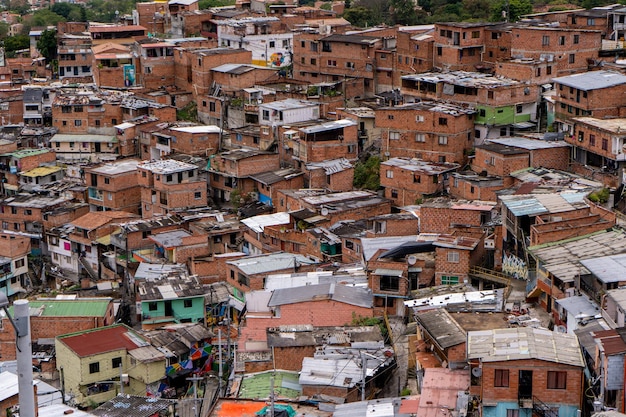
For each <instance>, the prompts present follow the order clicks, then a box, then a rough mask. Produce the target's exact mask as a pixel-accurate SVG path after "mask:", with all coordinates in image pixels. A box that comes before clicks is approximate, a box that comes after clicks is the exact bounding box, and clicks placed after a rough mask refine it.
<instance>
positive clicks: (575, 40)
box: [574, 35, 580, 44]
mask: <svg viewBox="0 0 626 417" xmlns="http://www.w3.org/2000/svg"><path fill="white" fill-rule="evenodd" d="M578 42H580V35H574V44H577V43H578Z"/></svg>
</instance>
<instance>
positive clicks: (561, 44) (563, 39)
mask: <svg viewBox="0 0 626 417" xmlns="http://www.w3.org/2000/svg"><path fill="white" fill-rule="evenodd" d="M563 45H565V36H559V46H563Z"/></svg>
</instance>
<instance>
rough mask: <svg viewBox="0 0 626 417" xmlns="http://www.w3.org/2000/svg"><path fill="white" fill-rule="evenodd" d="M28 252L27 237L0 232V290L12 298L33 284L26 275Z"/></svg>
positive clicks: (28, 239)
mask: <svg viewBox="0 0 626 417" xmlns="http://www.w3.org/2000/svg"><path fill="white" fill-rule="evenodd" d="M30 254H31V245H30V238H29V237H27V236H20V235H15V234H9V233H0V260H1V261H0V262H1V267H0V270H1V274H2V275H1V276H0V291H2V292H3V293H5V294H6V295H7V297H11V298H12V297H14V296H16V295H18V294H19V293H22V292H25V291H26V289H29V288H30V287H31V286H32V285H33V283H32V282H30V278H29V276H28V269H29V266H28V256H29V255H30ZM0 354H1V352H0Z"/></svg>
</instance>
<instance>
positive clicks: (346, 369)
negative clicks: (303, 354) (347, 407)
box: [299, 358, 363, 388]
mask: <svg viewBox="0 0 626 417" xmlns="http://www.w3.org/2000/svg"><path fill="white" fill-rule="evenodd" d="M362 378H363V371H362V370H361V366H360V364H358V363H357V361H356V360H354V359H353V358H350V359H318V358H304V359H303V360H302V370H301V371H300V380H299V382H300V385H323V386H330V387H339V388H354V387H355V386H356V385H357V384H358V383H360V382H361V380H362Z"/></svg>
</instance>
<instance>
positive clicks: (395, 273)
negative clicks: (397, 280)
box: [374, 268, 403, 277]
mask: <svg viewBox="0 0 626 417" xmlns="http://www.w3.org/2000/svg"><path fill="white" fill-rule="evenodd" d="M402 272H403V271H402V270H401V269H387V268H376V270H375V271H374V275H384V276H390V277H401V276H402Z"/></svg>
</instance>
